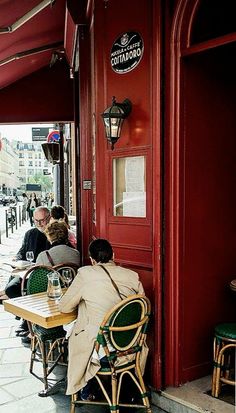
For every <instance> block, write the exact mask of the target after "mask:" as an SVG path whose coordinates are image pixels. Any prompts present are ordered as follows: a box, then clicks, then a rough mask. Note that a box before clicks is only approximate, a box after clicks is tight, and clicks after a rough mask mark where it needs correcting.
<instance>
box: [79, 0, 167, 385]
mask: <svg viewBox="0 0 236 413" xmlns="http://www.w3.org/2000/svg"><path fill="white" fill-rule="evenodd" d="M155 24H156V22H155ZM89 27H90V32H89V36H90V48H91V66H90V70H91V73H89V71H88V70H87V71H86V75H87V78H88V76H89V79H90V99H91V105H90V104H89V103H88V102H87V98H88V95H84V94H83V93H82V94H81V97H82V101H81V114H80V116H81V119H83V120H82V122H81V131H82V130H83V134H82V135H81V148H82V151H84V152H85V154H83V155H82V171H83V172H82V177H81V178H82V180H83V179H88V169H87V164H88V162H91V163H92V164H93V165H95V170H96V183H95V182H94V185H95V190H94V192H96V194H94V196H95V199H96V219H95V220H94V222H93V224H92V233H91V234H90V239H91V238H92V237H93V236H95V237H104V238H108V239H109V241H110V242H111V244H112V246H113V248H114V251H115V260H116V262H117V263H119V264H121V265H123V266H127V267H129V268H132V269H134V270H136V271H137V272H138V273H139V275H140V277H141V279H142V282H143V284H144V287H145V290H146V293H147V295H148V296H149V297H150V298H151V300H152V306H153V313H154V314H155V313H156V306H157V301H158V300H159V296H160V279H161V277H160V273H159V265H160V261H159V260H158V258H156V256H155V257H154V254H156V251H157V249H158V248H160V232H161V231H160V192H159V191H160V189H159V185H160V170H159V166H160V135H159V125H160V121H159V110H160V107H159V103H160V100H159V98H158V93H159V84H158V83H157V78H156V76H157V73H158V72H157V71H155V74H154V75H153V67H154V65H153V59H154V61H155V64H156V59H157V55H156V54H155V55H154V56H153V54H152V39H153V38H154V33H153V26H152V2H146V1H145V0H140V1H139V2H138V4H137V1H135V0H130V1H129V2H127V1H125V0H121V1H119V2H117V1H115V0H112V1H109V2H101V1H95V8H94V15H93V16H91V25H90V26H89ZM101 28H102V29H101ZM158 30H159V26H155V33H156V31H158ZM128 31H136V32H139V33H140V35H141V36H142V38H143V41H144V54H143V57H142V60H141V62H140V63H139V64H138V66H136V67H135V68H134V69H133V70H132V71H130V72H128V73H124V74H118V73H115V72H114V71H113V70H112V67H111V64H110V51H111V48H112V45H113V43H114V42H115V40H116V39H117V38H118V37H119V36H120V35H121V34H123V33H126V32H128ZM84 36H85V40H83V39H80V44H81V46H82V49H80V53H82V54H81V55H80V62H81V68H80V69H81V70H82V72H81V79H80V80H81V83H80V85H81V88H83V89H82V90H86V87H84V84H85V83H86V78H85V70H84V68H85V67H86V63H85V60H84V59H85V56H86V58H87V61H88V59H89V51H88V49H87V54H86V50H85V48H84V42H85V41H86V33H83V37H84ZM155 51H156V45H155ZM158 53H159V50H158ZM83 62H84V63H83ZM158 75H159V73H158ZM157 84H158V85H157ZM112 96H115V97H116V99H117V101H118V102H122V101H123V100H124V99H125V98H128V99H130V100H131V102H132V105H133V106H132V112H131V114H130V115H129V117H128V118H127V119H125V121H124V127H123V129H122V133H121V137H120V140H119V141H118V142H117V144H116V145H115V149H114V151H112V150H111V146H110V144H109V143H107V140H106V139H105V131H104V126H103V123H102V118H101V113H102V112H103V111H104V110H105V109H106V108H107V107H108V106H110V105H111V101H112ZM153 102H155V106H154V103H153ZM153 110H154V112H155V114H156V116H155V122H157V123H158V127H157V128H156V129H155V130H154V129H153V125H154V120H153V117H152V111H153ZM90 111H91V113H90ZM88 114H89V115H88ZM86 119H87V120H88V121H89V122H90V125H89V129H88V127H87V124H86ZM85 126H86V127H85ZM85 129H86V131H85ZM85 138H86V139H87V143H86V144H85ZM91 138H92V139H91ZM93 139H94V140H95V147H94V153H93V149H92V148H91V151H90V153H89V149H90V144H91V142H92V141H93ZM86 145H87V148H86ZM153 147H154V148H155V150H156V153H155V159H157V161H156V163H155V166H153V153H152V151H153ZM86 151H87V152H86ZM139 155H141V156H142V155H144V156H145V157H146V160H147V163H146V164H147V166H146V181H147V216H146V217H145V218H129V217H118V216H113V170H112V161H113V159H114V158H119V157H129V156H139ZM88 156H89V160H88ZM92 158H93V159H92ZM155 168H157V169H155ZM153 169H155V172H154V173H153ZM85 174H86V175H85ZM90 178H92V171H90ZM154 182H155V211H154V209H153V184H154ZM87 197H88V192H86V191H83V193H82V198H83V200H84V205H86V203H87ZM90 199H91V203H92V202H93V196H92V194H91V198H90ZM87 211H88V209H84V210H82V220H83V222H84V223H85V222H86V220H87V222H88V220H89V221H90V222H92V219H93V218H94V216H93V212H92V211H91V215H90V216H88V214H87ZM153 215H155V218H154V219H153ZM154 221H155V225H158V231H157V232H155V234H154V231H153V225H154ZM154 237H155V245H153V240H154ZM83 238H84V244H85V243H86V242H88V236H87V233H86V228H85V225H84V231H83ZM84 246H85V245H84ZM84 251H86V247H85V248H84ZM158 251H159V250H158ZM157 257H159V255H157ZM154 260H155V262H156V260H158V261H159V262H158V265H157V266H156V267H155V269H154V268H153V263H154ZM154 285H155V286H156V291H155V292H154ZM158 305H160V301H158ZM160 318H161V314H160V311H158V313H157V316H156V317H155V318H154V319H153V325H152V328H151V333H150V336H151V341H152V344H151V347H153V346H154V345H155V339H154V337H155V335H156V334H157V335H158V334H159V332H160V328H161V324H160V323H159V319H160ZM157 329H158V331H157ZM156 343H157V346H156V349H155V353H154V351H153V349H152V351H151V354H152V356H151V357H150V363H151V365H152V370H153V373H154V376H155V378H154V379H153V380H152V383H153V384H154V382H155V385H156V386H159V385H160V383H158V379H157V375H159V374H160V368H159V366H160V360H161V358H160V356H159V351H160V346H161V342H160V340H156ZM157 347H158V349H157ZM157 365H158V367H157ZM149 373H150V370H149ZM157 383H158V384H157Z"/></svg>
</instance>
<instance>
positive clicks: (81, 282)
mask: <svg viewBox="0 0 236 413" xmlns="http://www.w3.org/2000/svg"><path fill="white" fill-rule="evenodd" d="M89 255H90V259H91V263H92V265H91V266H86V267H81V268H80V269H79V270H78V274H77V276H76V277H75V279H74V281H73V282H72V284H71V286H70V287H69V288H68V290H67V292H66V293H65V295H63V297H62V298H61V300H60V302H59V308H60V311H61V312H64V313H69V312H71V311H73V310H75V309H76V308H78V317H77V320H76V322H75V323H74V325H73V328H72V331H71V334H70V335H69V365H68V386H67V394H74V393H76V392H78V391H79V390H80V396H81V398H82V399H86V398H90V395H89V392H90V389H89V385H87V383H88V381H89V380H90V379H91V378H92V377H94V376H95V374H96V372H97V371H98V370H99V368H100V365H99V362H98V364H97V365H96V366H95V365H94V364H93V365H92V363H91V361H90V358H91V354H92V353H93V349H94V342H95V340H96V336H97V333H98V329H99V327H100V324H101V322H102V320H103V318H104V316H105V314H106V313H107V312H108V311H109V310H110V309H111V308H112V307H113V306H114V305H115V304H117V303H118V302H119V301H120V300H121V299H123V298H125V297H128V296H130V295H133V294H144V290H143V286H142V284H141V282H140V280H139V277H138V274H137V273H136V272H134V271H131V270H128V269H126V268H122V267H119V266H117V265H116V264H115V263H114V261H113V250H112V246H111V245H110V243H109V242H108V241H107V240H104V239H96V240H95V241H92V242H91V244H90V246H89ZM107 271H108V272H109V274H110V276H109V275H108V274H107ZM110 277H111V278H110ZM111 279H112V280H111ZM113 281H114V282H115V284H116V285H117V289H116V287H115V286H114V283H113ZM75 366H76V368H75ZM82 389H83V390H82ZM81 390H82V391H81Z"/></svg>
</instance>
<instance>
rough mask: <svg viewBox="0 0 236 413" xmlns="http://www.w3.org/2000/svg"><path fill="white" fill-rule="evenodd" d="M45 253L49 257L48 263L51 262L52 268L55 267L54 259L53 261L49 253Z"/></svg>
mask: <svg viewBox="0 0 236 413" xmlns="http://www.w3.org/2000/svg"><path fill="white" fill-rule="evenodd" d="M45 252H46V255H47V257H48V261H49V262H50V264H51V265H52V266H54V262H53V259H52V257H51V255H50V254H49V252H48V251H45Z"/></svg>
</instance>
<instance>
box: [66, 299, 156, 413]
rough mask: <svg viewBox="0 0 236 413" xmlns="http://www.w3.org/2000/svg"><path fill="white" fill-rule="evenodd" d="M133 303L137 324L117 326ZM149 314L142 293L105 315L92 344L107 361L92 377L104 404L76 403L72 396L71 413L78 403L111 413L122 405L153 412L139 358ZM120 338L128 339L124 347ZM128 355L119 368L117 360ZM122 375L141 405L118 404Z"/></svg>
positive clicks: (147, 303) (74, 395)
mask: <svg viewBox="0 0 236 413" xmlns="http://www.w3.org/2000/svg"><path fill="white" fill-rule="evenodd" d="M134 304H135V305H136V306H138V307H139V308H140V316H139V319H137V320H136V322H132V321H131V323H129V322H127V323H125V324H124V323H123V321H122V323H121V324H122V325H120V326H119V325H118V324H117V323H119V317H120V316H121V317H122V312H124V311H125V310H127V308H128V307H129V306H130V310H131V306H132V305H134ZM136 308H137V307H136ZM150 312H151V305H150V301H149V299H148V298H147V297H145V296H143V295H141V294H137V295H132V296H130V297H128V298H126V299H124V300H122V301H121V302H120V303H118V304H117V305H116V306H114V307H113V308H112V309H111V310H110V311H109V312H108V313H107V314H106V315H105V317H104V319H103V322H102V324H101V326H100V328H99V332H98V336H97V340H96V342H95V349H96V351H97V353H98V352H99V348H100V347H102V348H103V350H104V352H105V354H106V357H107V360H108V362H109V368H106V369H103V368H102V367H101V368H100V370H99V371H98V372H97V374H96V376H95V378H96V380H97V382H98V384H99V387H100V389H101V390H102V393H103V395H104V397H105V401H90V400H88V401H82V400H78V394H77V393H76V394H73V395H72V399H71V410H70V413H74V412H75V407H76V405H79V404H95V405H108V406H109V408H110V411H111V412H112V413H119V407H123V406H124V407H130V408H143V409H145V410H146V412H147V413H151V412H152V410H151V407H150V401H149V395H148V392H147V389H146V386H145V383H144V380H143V376H142V371H141V366H140V355H141V350H142V347H143V345H144V344H145V343H146V330H147V324H148V321H149V318H150ZM133 314H134V312H133ZM117 320H118V321H117ZM117 333H118V335H117ZM127 333H128V334H130V335H131V336H130V339H129V340H128V339H127ZM122 335H125V337H126V338H124V341H125V340H127V343H126V345H123V344H122V339H119V337H122ZM117 338H118V340H117ZM119 342H120V344H119ZM109 344H110V345H112V347H113V348H114V350H115V351H114V352H113V351H110V350H109V348H111V347H110V346H109ZM127 355H128V356H130V357H132V360H130V362H128V363H127V362H126V364H125V365H124V364H121V365H118V363H117V360H119V359H120V358H121V357H123V356H127ZM125 374H128V375H129V376H130V378H131V379H132V380H133V382H134V383H135V385H136V387H137V389H138V390H139V393H140V395H141V398H142V403H143V404H127V403H119V399H120V393H121V387H122V380H123V377H124V375H125ZM104 376H110V378H111V391H110V393H111V394H109V393H108V391H107V390H106V389H105V386H104V385H103V383H102V377H104Z"/></svg>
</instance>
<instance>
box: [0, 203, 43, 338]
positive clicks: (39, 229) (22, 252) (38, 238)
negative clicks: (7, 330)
mask: <svg viewBox="0 0 236 413" xmlns="http://www.w3.org/2000/svg"><path fill="white" fill-rule="evenodd" d="M33 219H34V224H35V227H34V228H31V229H29V230H28V231H27V232H26V233H25V236H24V239H23V242H22V246H21V248H20V249H19V251H18V253H17V254H16V257H15V258H14V260H15V261H18V260H24V261H25V260H26V253H27V251H32V252H33V254H34V262H35V261H36V259H37V257H38V255H39V254H40V252H42V251H45V250H48V249H49V248H50V247H51V244H50V242H49V241H48V239H47V237H46V235H45V234H44V231H45V228H46V225H47V224H48V223H49V221H50V211H49V209H48V208H47V207H44V206H39V207H38V208H36V209H35V210H34V214H33ZM20 296H21V278H20V277H14V276H12V277H10V278H9V281H8V283H7V285H6V286H5V289H4V290H2V291H0V301H1V300H6V299H8V298H15V297H20ZM21 331H23V333H24V331H28V325H27V322H24V321H23V323H22V325H20V326H19V328H18V329H16V333H17V334H19V333H20V332H21Z"/></svg>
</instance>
